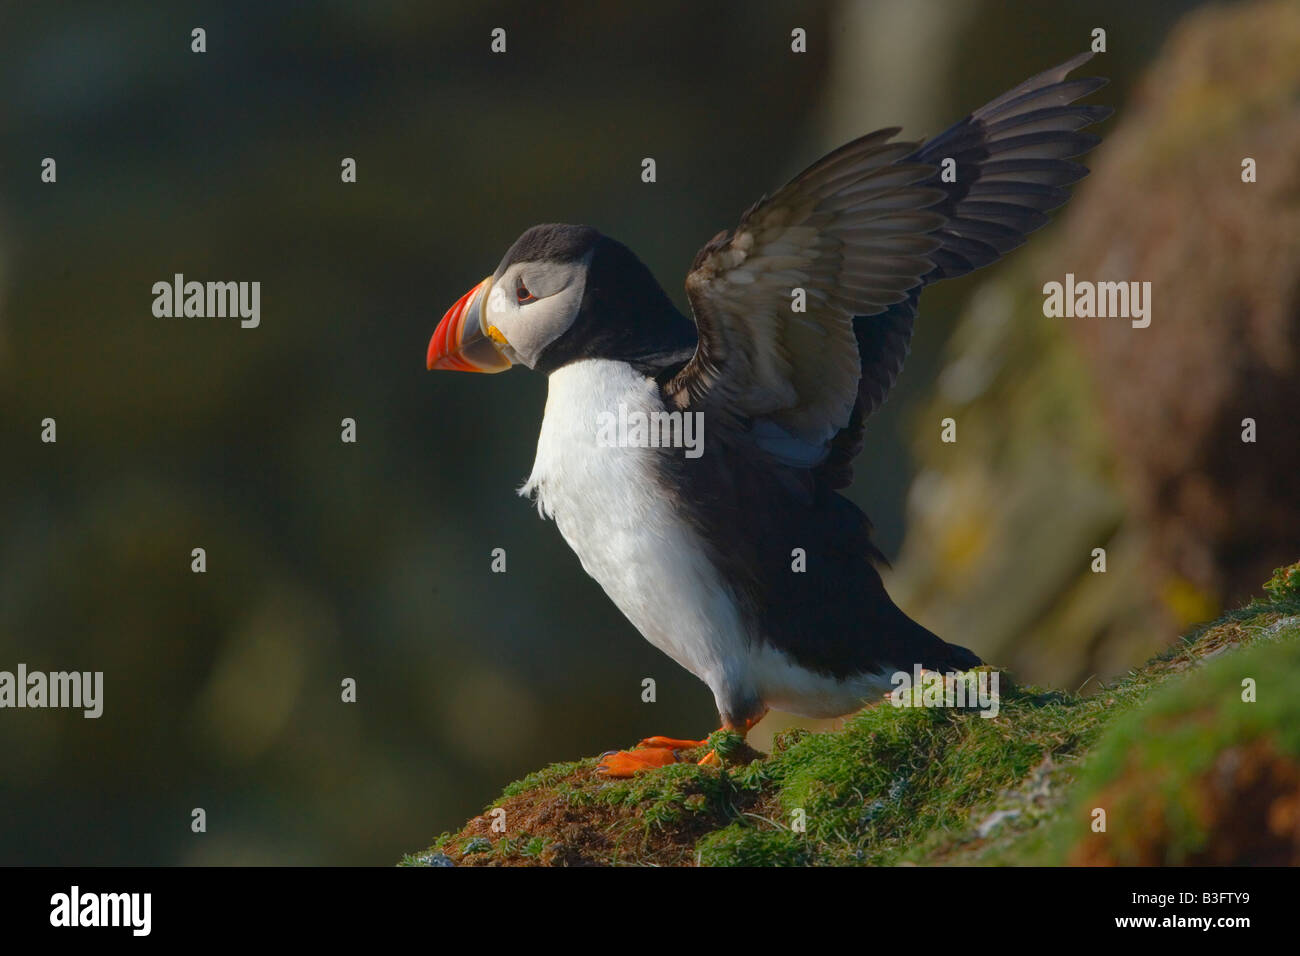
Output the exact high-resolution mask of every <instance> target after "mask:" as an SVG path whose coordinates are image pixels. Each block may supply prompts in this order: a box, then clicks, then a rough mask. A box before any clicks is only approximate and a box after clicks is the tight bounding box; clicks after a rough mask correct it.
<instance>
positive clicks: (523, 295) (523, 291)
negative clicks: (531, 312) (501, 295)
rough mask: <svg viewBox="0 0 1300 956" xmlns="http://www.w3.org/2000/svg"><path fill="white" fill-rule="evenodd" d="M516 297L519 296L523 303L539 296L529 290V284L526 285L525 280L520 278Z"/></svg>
mask: <svg viewBox="0 0 1300 956" xmlns="http://www.w3.org/2000/svg"><path fill="white" fill-rule="evenodd" d="M515 298H517V299H518V300H519V301H520V302H521V303H523V302H532V301H533V300H534V299H535V298H537V296H535V295H533V294H532V293H531V292H529V291H528V286H526V285H524V283H523V280H520V282H519V287H518V288H516V289H515Z"/></svg>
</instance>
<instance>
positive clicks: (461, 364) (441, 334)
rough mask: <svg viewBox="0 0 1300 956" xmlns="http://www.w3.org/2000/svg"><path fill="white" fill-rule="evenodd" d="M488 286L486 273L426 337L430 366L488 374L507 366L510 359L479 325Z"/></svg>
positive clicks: (500, 370)
mask: <svg viewBox="0 0 1300 956" xmlns="http://www.w3.org/2000/svg"><path fill="white" fill-rule="evenodd" d="M491 289H492V277H491V276H488V277H487V278H486V279H484V280H483V281H482V282H480V283H479V284H478V285H476V286H474V288H472V289H470V290H469V291H468V292H466V293H465V294H464V295H463V296H461V297H460V298H459V299H457V300H456V304H455V305H453V306H452V307H451V308H450V309H448V310H447V314H446V315H444V316H443V317H442V321H441V322H439V323H438V327H437V328H436V329H434V332H433V338H431V339H430V340H429V355H428V367H429V368H430V369H435V368H444V369H452V370H453V371H457V372H488V373H491V372H504V371H505V370H506V369H508V368H509V367H510V364H511V363H510V359H508V358H506V357H505V356H504V355H503V354H501V349H500V348H498V347H497V343H496V342H494V341H493V340H492V339H491V338H490V337H489V336H488V330H487V329H486V328H485V327H484V325H483V306H484V303H486V302H487V297H488V293H489V292H490V291H491ZM493 331H494V332H495V330H493ZM495 334H496V335H497V336H498V337H500V335H501V333H500V332H496V333H495Z"/></svg>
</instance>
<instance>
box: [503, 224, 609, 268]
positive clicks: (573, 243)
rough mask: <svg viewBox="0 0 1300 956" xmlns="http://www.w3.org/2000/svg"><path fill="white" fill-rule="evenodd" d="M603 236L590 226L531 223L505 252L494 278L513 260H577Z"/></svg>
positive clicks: (512, 262)
mask: <svg viewBox="0 0 1300 956" xmlns="http://www.w3.org/2000/svg"><path fill="white" fill-rule="evenodd" d="M602 238H603V237H602V236H601V234H600V232H599V231H597V230H595V229H593V228H592V227H591V226H570V225H566V224H565V223H557V222H548V223H544V224H542V225H540V226H533V227H532V228H531V229H528V230H527V231H525V232H524V234H523V235H522V236H520V237H519V238H518V239H516V240H515V244H514V245H513V246H511V247H510V248H509V250H507V251H506V254H505V256H504V257H503V258H502V259H501V265H499V266H497V271H496V278H500V277H501V274H502V273H503V272H505V271H506V269H508V268H510V266H511V265H513V264H514V263H516V262H576V261H578V260H579V259H581V258H582V257H583V256H585V255H586V254H587V253H588V252H590V251H591V249H592V246H594V245H595V244H596V243H597V242H598V241H599V240H600V239H602Z"/></svg>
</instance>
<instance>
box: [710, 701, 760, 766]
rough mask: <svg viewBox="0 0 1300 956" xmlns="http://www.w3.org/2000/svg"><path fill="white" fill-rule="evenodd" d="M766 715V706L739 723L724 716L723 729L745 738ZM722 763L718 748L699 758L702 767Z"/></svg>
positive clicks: (742, 738)
mask: <svg viewBox="0 0 1300 956" xmlns="http://www.w3.org/2000/svg"><path fill="white" fill-rule="evenodd" d="M766 716H767V708H766V707H764V708H763V709H762V710H761V711H759V712H758V714H757V715H755V716H753V717H747V718H745V719H744V720H743V721H741V722H740V723H739V724H737V723H736V722H735V721H733V720H730V719H727V718H724V719H723V721H722V727H721V729H722V730H730V731H731V732H732V733H737V734H740V739H741V740H744V739H745V737H747V736H748V735H749V732H750V731H751V730H753V729H754V725H755V724H756V723H758V722H759V721H760V720H762V719H763V718H764V717H766ZM721 763H722V758H721V757H719V756H718V752H717V751H716V750H710V751H709V752H708V753H706V754H705V755H704V756H703V757H701V758H700V759H699V765H700V766H701V767H716V766H718V765H719V764H721Z"/></svg>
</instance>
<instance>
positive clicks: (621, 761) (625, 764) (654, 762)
mask: <svg viewBox="0 0 1300 956" xmlns="http://www.w3.org/2000/svg"><path fill="white" fill-rule="evenodd" d="M676 762H677V754H676V753H674V752H673V750H672V749H671V748H669V747H645V748H641V749H637V750H616V751H611V752H610V753H607V754H605V755H604V756H602V757H601V758H600V763H599V764H597V765H596V773H599V774H602V775H604V776H606V777H630V776H632V775H633V774H635V773H637V772H638V771H640V770H653V769H655V768H656V767H666V766H668V765H669V764H670V763H676Z"/></svg>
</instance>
